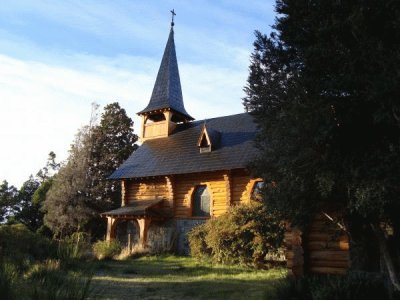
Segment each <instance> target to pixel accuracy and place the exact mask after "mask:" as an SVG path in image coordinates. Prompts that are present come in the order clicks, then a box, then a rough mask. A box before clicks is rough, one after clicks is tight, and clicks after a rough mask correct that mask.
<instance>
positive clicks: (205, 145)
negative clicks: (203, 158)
mask: <svg viewBox="0 0 400 300" xmlns="http://www.w3.org/2000/svg"><path fill="white" fill-rule="evenodd" d="M199 148H200V153H204V152H211V143H210V142H209V141H208V140H207V137H206V136H205V135H203V138H202V139H201V142H200V145H199Z"/></svg>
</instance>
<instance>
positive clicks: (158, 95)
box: [138, 10, 193, 120]
mask: <svg viewBox="0 0 400 300" xmlns="http://www.w3.org/2000/svg"><path fill="white" fill-rule="evenodd" d="M171 13H172V22H171V30H170V32H169V37H168V41H167V45H166V46H165V50H164V55H163V57H162V60H161V65H160V69H159V70H158V74H157V79H156V82H155V84H154V88H153V93H152V95H151V98H150V102H149V104H148V105H147V107H146V108H145V109H144V110H142V111H140V112H139V113H138V114H145V113H150V112H153V111H156V110H162V109H169V110H172V111H175V112H177V113H179V114H181V115H183V116H184V117H185V118H187V119H188V120H193V118H192V117H191V116H190V115H189V114H188V113H187V112H186V110H185V106H184V104H183V97H182V88H181V81H180V78H179V70H178V61H177V59H176V52H175V41H174V16H175V11H174V10H172V11H171Z"/></svg>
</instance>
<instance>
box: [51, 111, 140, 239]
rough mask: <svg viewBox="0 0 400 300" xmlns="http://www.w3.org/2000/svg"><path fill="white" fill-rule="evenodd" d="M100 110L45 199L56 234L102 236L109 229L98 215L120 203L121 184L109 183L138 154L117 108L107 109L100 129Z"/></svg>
mask: <svg viewBox="0 0 400 300" xmlns="http://www.w3.org/2000/svg"><path fill="white" fill-rule="evenodd" d="M97 108H98V106H97V105H94V106H93V110H92V117H91V121H90V125H89V126H85V127H83V128H82V129H81V130H80V131H79V132H78V134H77V136H76V139H75V141H74V143H73V144H72V145H71V150H70V155H69V157H68V159H67V162H66V164H65V165H63V166H62V167H61V168H60V171H59V172H58V174H57V175H56V176H55V178H54V179H53V183H52V186H51V188H50V190H49V192H48V193H47V195H46V201H45V204H44V208H45V210H46V215H45V224H46V225H48V226H49V227H50V228H51V229H52V230H53V232H54V233H55V234H56V235H62V234H64V233H72V232H74V231H79V230H87V231H91V232H95V234H96V235H101V234H100V233H99V230H98V228H100V229H101V230H102V231H104V230H105V227H104V226H101V224H103V223H104V222H101V221H99V213H101V212H104V211H105V210H107V209H110V208H112V207H115V206H117V205H118V201H120V193H121V190H120V186H119V184H116V183H115V182H111V181H108V180H107V178H108V177H109V176H110V175H111V173H112V172H113V171H114V170H115V169H116V168H117V167H118V166H119V165H120V164H121V163H122V162H123V161H124V160H125V159H127V158H128V156H129V155H130V154H131V152H132V151H134V149H136V147H137V146H136V145H135V142H136V141H137V136H136V135H135V134H133V129H132V125H133V122H132V120H131V119H130V118H129V117H128V116H127V115H126V112H125V110H124V109H122V108H121V107H120V106H119V104H118V103H112V104H109V105H107V106H106V107H105V108H104V112H103V114H102V116H101V120H100V124H96V123H97V112H96V111H97ZM103 225H104V224H103ZM102 234H104V232H102Z"/></svg>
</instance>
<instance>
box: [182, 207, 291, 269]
mask: <svg viewBox="0 0 400 300" xmlns="http://www.w3.org/2000/svg"><path fill="white" fill-rule="evenodd" d="M283 231H284V226H283V223H282V222H281V220H280V219H279V216H278V215H277V214H276V212H274V211H271V210H269V209H267V208H266V207H265V206H264V205H262V204H260V203H253V204H251V205H238V206H235V207H233V208H231V209H230V210H229V212H227V213H226V214H225V215H223V216H221V217H219V218H213V219H210V220H208V221H207V222H206V223H205V224H203V225H200V228H196V229H194V230H193V231H191V232H190V233H189V243H190V248H191V253H192V255H193V256H194V257H197V258H203V257H207V256H208V255H210V258H211V259H212V260H213V261H214V262H218V263H225V264H236V263H239V264H244V265H251V264H253V265H255V266H256V267H258V266H260V265H262V264H263V263H264V259H265V256H266V255H267V253H269V252H274V251H277V250H278V248H279V247H280V245H281V242H282V239H283Z"/></svg>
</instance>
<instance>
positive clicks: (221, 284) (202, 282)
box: [91, 256, 286, 299]
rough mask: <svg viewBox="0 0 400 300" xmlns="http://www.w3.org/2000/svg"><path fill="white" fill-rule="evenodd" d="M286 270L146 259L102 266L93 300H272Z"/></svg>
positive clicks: (183, 259)
mask: <svg viewBox="0 0 400 300" xmlns="http://www.w3.org/2000/svg"><path fill="white" fill-rule="evenodd" d="M285 276H286V272H285V270H283V269H271V270H258V271H256V270H251V269H245V268H242V267H227V266H212V265H211V264H207V263H198V262H196V261H195V260H194V259H192V258H189V257H176V256H145V257H141V258H137V259H127V260H124V261H106V262H99V263H97V266H96V272H95V275H94V277H93V279H92V284H91V298H93V299H221V298H227V299H272V298H273V295H274V290H275V285H276V283H277V282H279V281H281V280H282V278H284V277H285Z"/></svg>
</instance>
